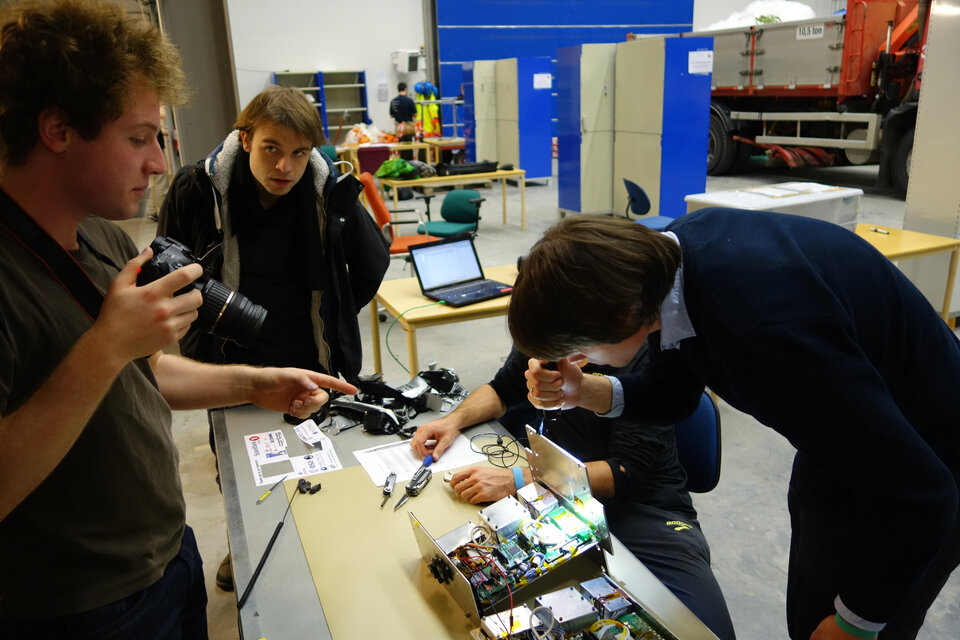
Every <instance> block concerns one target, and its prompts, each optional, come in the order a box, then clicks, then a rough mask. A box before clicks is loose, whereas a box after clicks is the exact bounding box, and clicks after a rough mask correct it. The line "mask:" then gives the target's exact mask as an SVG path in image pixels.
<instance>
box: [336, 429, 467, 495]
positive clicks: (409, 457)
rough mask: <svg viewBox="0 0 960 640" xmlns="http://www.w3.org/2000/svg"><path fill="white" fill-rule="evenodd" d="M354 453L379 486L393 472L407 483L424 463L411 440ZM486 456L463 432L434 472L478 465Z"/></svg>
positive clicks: (432, 466) (437, 464) (438, 461)
mask: <svg viewBox="0 0 960 640" xmlns="http://www.w3.org/2000/svg"><path fill="white" fill-rule="evenodd" d="M353 456H354V457H355V458H356V459H357V461H358V462H359V463H360V464H361V465H362V466H363V468H364V469H365V470H366V471H367V475H369V476H370V479H371V480H373V484H375V485H377V486H378V487H382V486H383V483H384V482H385V481H386V479H387V476H388V475H389V474H390V472H391V471H392V472H394V473H396V474H397V484H398V485H399V484H400V483H401V482H406V481H407V480H409V479H410V478H412V477H413V474H414V472H415V471H416V470H417V469H419V468H420V464H421V463H422V462H423V460H421V459H420V457H419V456H418V455H417V454H416V453H414V451H413V448H412V447H411V446H410V441H409V440H397V441H395V442H390V443H389V444H382V445H380V446H377V447H370V448H369V449H360V450H358V451H354V452H353ZM485 459H486V456H484V455H483V454H482V453H477V452H475V451H471V450H470V440H469V439H467V437H466V436H464V435H462V434H461V435H458V436H457V439H456V440H454V441H453V444H451V445H450V447H449V448H448V449H447V450H446V451H444V452H443V456H441V457H440V459H439V460H437V461H436V462H434V463H433V464H432V465H431V466H430V468H431V469H432V470H433V472H434V473H438V472H440V471H447V470H448V469H456V468H458V467H463V466H465V465H468V464H477V463H479V462H483V461H484V460H485Z"/></svg>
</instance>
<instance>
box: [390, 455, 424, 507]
mask: <svg viewBox="0 0 960 640" xmlns="http://www.w3.org/2000/svg"><path fill="white" fill-rule="evenodd" d="M428 459H429V460H430V462H431V463H432V462H433V456H427V457H426V458H424V460H423V462H424V464H422V465H420V468H419V469H417V472H416V473H414V474H413V477H412V478H410V482H408V483H407V486H406V487H404V491H405V492H406V493H404V494H403V497H401V498H400V500H399V501H398V502H397V506H395V507H394V508H393V510H394V511H396V510H397V509H399V508H400V507H402V506H403V503H405V502H406V501H407V500H409V499H410V496H418V495H420V492H421V491H423V488H424V487H425V486H427V483H428V482H430V478H432V477H433V471H431V470H430V469H429V468H428V464H427V460H428Z"/></svg>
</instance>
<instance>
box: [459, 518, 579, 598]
mask: <svg viewBox="0 0 960 640" xmlns="http://www.w3.org/2000/svg"><path fill="white" fill-rule="evenodd" d="M596 542H597V537H596V532H595V530H594V528H593V527H592V526H591V525H590V524H588V523H586V522H584V521H583V520H581V519H580V518H578V517H577V516H576V515H574V514H573V513H571V512H570V511H568V510H567V509H566V508H564V507H562V506H557V507H556V508H554V509H553V510H551V511H550V512H548V513H546V514H544V515H541V516H539V517H536V518H534V517H532V516H530V515H529V512H527V517H521V518H520V519H519V520H518V521H517V522H516V523H510V526H507V527H504V528H501V529H499V530H494V529H492V528H491V527H484V526H477V527H475V528H474V532H473V534H472V535H471V541H470V542H467V543H466V544H463V545H461V546H460V547H457V548H456V549H454V550H453V552H452V553H450V554H449V556H448V557H449V558H450V559H451V560H452V561H453V563H454V566H455V567H456V568H457V569H459V570H460V572H461V573H462V574H463V575H464V577H466V579H467V581H468V582H469V583H470V586H471V588H472V589H473V590H474V593H475V594H476V596H477V598H478V600H479V601H480V602H481V603H483V604H492V603H494V602H496V601H497V600H499V599H501V598H503V597H504V596H508V595H509V594H510V593H511V592H513V591H516V590H517V589H519V588H522V587H524V586H526V585H528V584H529V583H530V582H532V581H534V580H536V579H537V578H538V577H539V576H541V575H544V574H545V573H547V572H549V571H551V570H552V569H554V568H555V567H558V566H560V565H561V564H563V563H564V562H566V561H567V560H569V559H570V558H573V557H574V556H576V555H577V554H578V553H579V552H580V550H581V549H582V548H585V547H586V546H588V545H595V544H596Z"/></svg>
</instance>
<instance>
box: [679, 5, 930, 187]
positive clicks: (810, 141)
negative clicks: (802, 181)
mask: <svg viewBox="0 0 960 640" xmlns="http://www.w3.org/2000/svg"><path fill="white" fill-rule="evenodd" d="M929 11H930V0H919V1H918V0H899V1H890V0H848V2H847V9H846V14H845V15H836V16H830V17H828V18H811V19H808V20H802V21H796V22H786V23H780V22H772V23H766V24H758V25H755V26H752V27H741V28H733V29H723V30H717V31H705V32H697V33H693V34H689V35H696V36H712V37H713V39H714V70H713V86H712V100H711V117H710V143H709V155H708V160H707V172H708V173H709V174H710V175H722V174H724V173H727V172H730V171H735V170H737V169H741V168H744V167H745V166H746V165H747V164H748V163H749V161H750V157H751V155H753V154H755V153H757V150H758V148H759V149H760V150H761V152H763V153H765V154H766V156H767V157H768V158H771V157H772V158H780V159H782V160H783V161H784V162H785V163H786V164H787V165H788V166H790V167H797V166H802V165H833V164H866V163H873V162H879V164H880V171H879V176H878V183H879V184H880V185H881V186H891V185H892V186H893V187H895V188H896V189H897V190H898V191H900V192H901V193H906V188H907V180H908V178H909V167H910V155H911V153H912V150H913V134H914V127H915V124H916V119H917V101H918V100H919V97H920V77H921V72H922V70H923V50H924V45H925V43H926V25H927V17H928V16H929Z"/></svg>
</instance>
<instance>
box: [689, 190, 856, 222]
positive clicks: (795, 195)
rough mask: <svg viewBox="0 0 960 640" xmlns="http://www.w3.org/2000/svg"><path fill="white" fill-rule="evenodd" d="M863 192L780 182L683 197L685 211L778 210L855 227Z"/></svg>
mask: <svg viewBox="0 0 960 640" xmlns="http://www.w3.org/2000/svg"><path fill="white" fill-rule="evenodd" d="M862 195H863V190H862V189H851V188H848V187H834V186H830V185H826V184H817V183H815V182H782V183H780V184H768V185H765V186H762V187H752V188H749V189H732V190H730V191H713V192H711V193H697V194H693V195H689V196H686V197H685V198H684V200H686V202H687V213H690V212H691V211H696V210H697V209H703V208H704V207H727V208H730V209H751V210H757V211H777V212H780V213H792V214H795V215H798V216H806V217H808V218H817V219H818V220H826V221H827V222H833V223H835V224H838V225H840V226H841V227H844V228H846V229H849V230H850V231H854V230H855V229H856V226H857V208H858V207H859V206H860V196H862Z"/></svg>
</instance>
